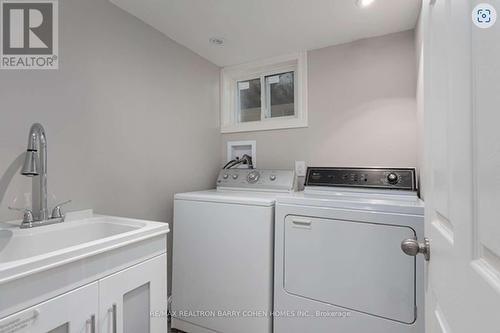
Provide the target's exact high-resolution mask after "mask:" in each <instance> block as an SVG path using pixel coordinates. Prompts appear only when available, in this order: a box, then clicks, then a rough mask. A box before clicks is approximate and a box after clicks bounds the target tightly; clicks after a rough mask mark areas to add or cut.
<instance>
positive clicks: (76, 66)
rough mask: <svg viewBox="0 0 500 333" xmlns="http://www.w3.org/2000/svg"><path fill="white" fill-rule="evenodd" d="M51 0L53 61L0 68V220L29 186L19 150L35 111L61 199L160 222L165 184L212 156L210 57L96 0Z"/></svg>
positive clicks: (185, 180) (186, 176)
mask: <svg viewBox="0 0 500 333" xmlns="http://www.w3.org/2000/svg"><path fill="white" fill-rule="evenodd" d="M59 4H60V14H59V16H60V25H59V27H60V43H59V44H60V69H59V70H57V71H1V72H0V220H10V219H13V218H19V217H20V214H19V213H13V212H10V211H8V210H7V206H8V205H9V204H10V203H11V202H12V200H13V198H14V197H16V196H19V197H23V193H25V192H29V191H31V180H30V179H28V178H26V177H23V176H21V175H19V167H20V164H21V163H22V156H20V155H21V154H23V153H24V151H25V149H26V144H27V136H28V129H29V127H30V125H31V124H32V123H33V122H40V123H42V124H43V125H44V126H45V128H46V131H47V136H48V149H49V151H48V154H49V166H48V175H49V192H50V193H53V194H55V195H56V196H57V197H58V199H59V200H65V199H73V204H71V206H69V207H68V208H67V209H68V210H76V209H81V208H94V209H95V211H97V212H99V213H104V214H113V215H120V216H128V217H137V218H144V219H152V220H158V221H168V222H171V221H172V203H173V201H172V200H173V194H174V193H175V192H181V191H188V190H195V189H205V188H209V187H212V186H213V184H214V179H215V177H216V173H217V169H218V168H219V165H220V149H219V147H220V134H219V129H218V112H219V110H218V89H219V86H218V84H219V76H218V75H219V69H218V67H216V66H215V65H213V64H211V63H210V62H208V61H206V60H204V59H202V58H201V57H199V56H198V55H196V54H194V53H193V52H191V51H189V50H188V49H186V48H184V47H182V46H180V45H178V44H177V43H175V42H173V41H172V40H170V39H168V38H167V37H165V36H164V35H163V34H161V33H159V32H158V31H156V30H154V29H152V28H151V27H149V26H148V25H146V24H145V23H143V22H141V21H140V20H138V19H136V18H135V17H133V16H131V15H129V14H127V13H126V12H124V11H122V10H121V9H119V8H118V7H115V6H114V5H112V4H111V3H109V2H108V1H106V0H84V1H83V0H64V1H59ZM19 205H22V203H19Z"/></svg>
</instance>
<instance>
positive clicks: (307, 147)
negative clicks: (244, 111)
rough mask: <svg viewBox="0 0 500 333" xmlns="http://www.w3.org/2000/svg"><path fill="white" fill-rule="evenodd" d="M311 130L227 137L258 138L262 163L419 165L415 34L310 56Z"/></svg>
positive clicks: (269, 165) (289, 165) (225, 137)
mask: <svg viewBox="0 0 500 333" xmlns="http://www.w3.org/2000/svg"><path fill="white" fill-rule="evenodd" d="M308 66H309V75H308V77H309V81H308V83H309V96H308V97H309V127H308V128H303V129H290V130H278V131H262V132H249V133H235V134H226V135H223V147H222V151H223V154H224V158H225V149H226V142H227V141H231V140H257V161H258V167H259V168H286V169H291V168H293V167H294V161H295V160H304V161H306V162H307V163H308V164H309V165H311V166H312V165H314V166H402V167H404V166H410V167H415V166H417V116H416V100H415V92H416V68H415V43H414V32H413V31H405V32H401V33H395V34H391V35H386V36H382V37H375V38H369V39H364V40H360V41H356V42H353V43H349V44H343V45H338V46H332V47H327V48H324V49H319V50H314V51H311V52H309V53H308Z"/></svg>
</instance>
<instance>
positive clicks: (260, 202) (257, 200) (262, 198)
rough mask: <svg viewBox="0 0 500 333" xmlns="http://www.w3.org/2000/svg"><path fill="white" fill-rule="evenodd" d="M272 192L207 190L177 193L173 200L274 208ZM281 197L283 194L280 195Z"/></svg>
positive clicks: (274, 196)
mask: <svg viewBox="0 0 500 333" xmlns="http://www.w3.org/2000/svg"><path fill="white" fill-rule="evenodd" d="M277 195H278V194H276V193H272V192H264V193H261V192H245V191H231V190H228V191H222V190H208V191H199V192H188V193H178V194H176V195H175V200H189V201H205V202H218V203H229V204H240V205H251V206H266V207H271V206H274V204H275V202H276V196H277ZM281 195H283V194H281Z"/></svg>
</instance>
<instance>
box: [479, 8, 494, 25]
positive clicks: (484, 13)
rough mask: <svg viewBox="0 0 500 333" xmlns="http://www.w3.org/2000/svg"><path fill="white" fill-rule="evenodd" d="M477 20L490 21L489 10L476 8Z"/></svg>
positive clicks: (480, 21) (481, 21)
mask: <svg viewBox="0 0 500 333" xmlns="http://www.w3.org/2000/svg"><path fill="white" fill-rule="evenodd" d="M477 21H478V22H479V23H490V22H491V10H489V9H478V10H477Z"/></svg>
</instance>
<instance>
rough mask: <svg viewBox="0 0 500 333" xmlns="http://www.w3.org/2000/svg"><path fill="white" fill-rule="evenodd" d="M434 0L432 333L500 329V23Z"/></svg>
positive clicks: (427, 97)
mask: <svg viewBox="0 0 500 333" xmlns="http://www.w3.org/2000/svg"><path fill="white" fill-rule="evenodd" d="M479 2H487V3H490V4H491V5H494V6H496V8H497V10H500V0H482V1H476V0H424V1H423V12H422V15H424V16H423V29H424V110H425V137H426V140H425V141H426V142H425V150H426V152H425V163H424V164H425V167H424V179H425V188H424V193H425V202H426V225H425V227H426V236H427V237H428V238H429V239H430V242H431V258H430V262H429V266H428V271H427V273H428V277H427V279H428V280H427V287H426V328H427V329H426V332H427V333H438V332H445V333H470V332H477V333H498V332H500V22H497V23H496V25H495V26H493V27H492V28H489V29H479V28H478V27H476V26H475V25H474V24H473V23H472V20H471V17H472V16H471V14H472V10H473V8H474V6H475V5H476V4H478V3H479Z"/></svg>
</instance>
